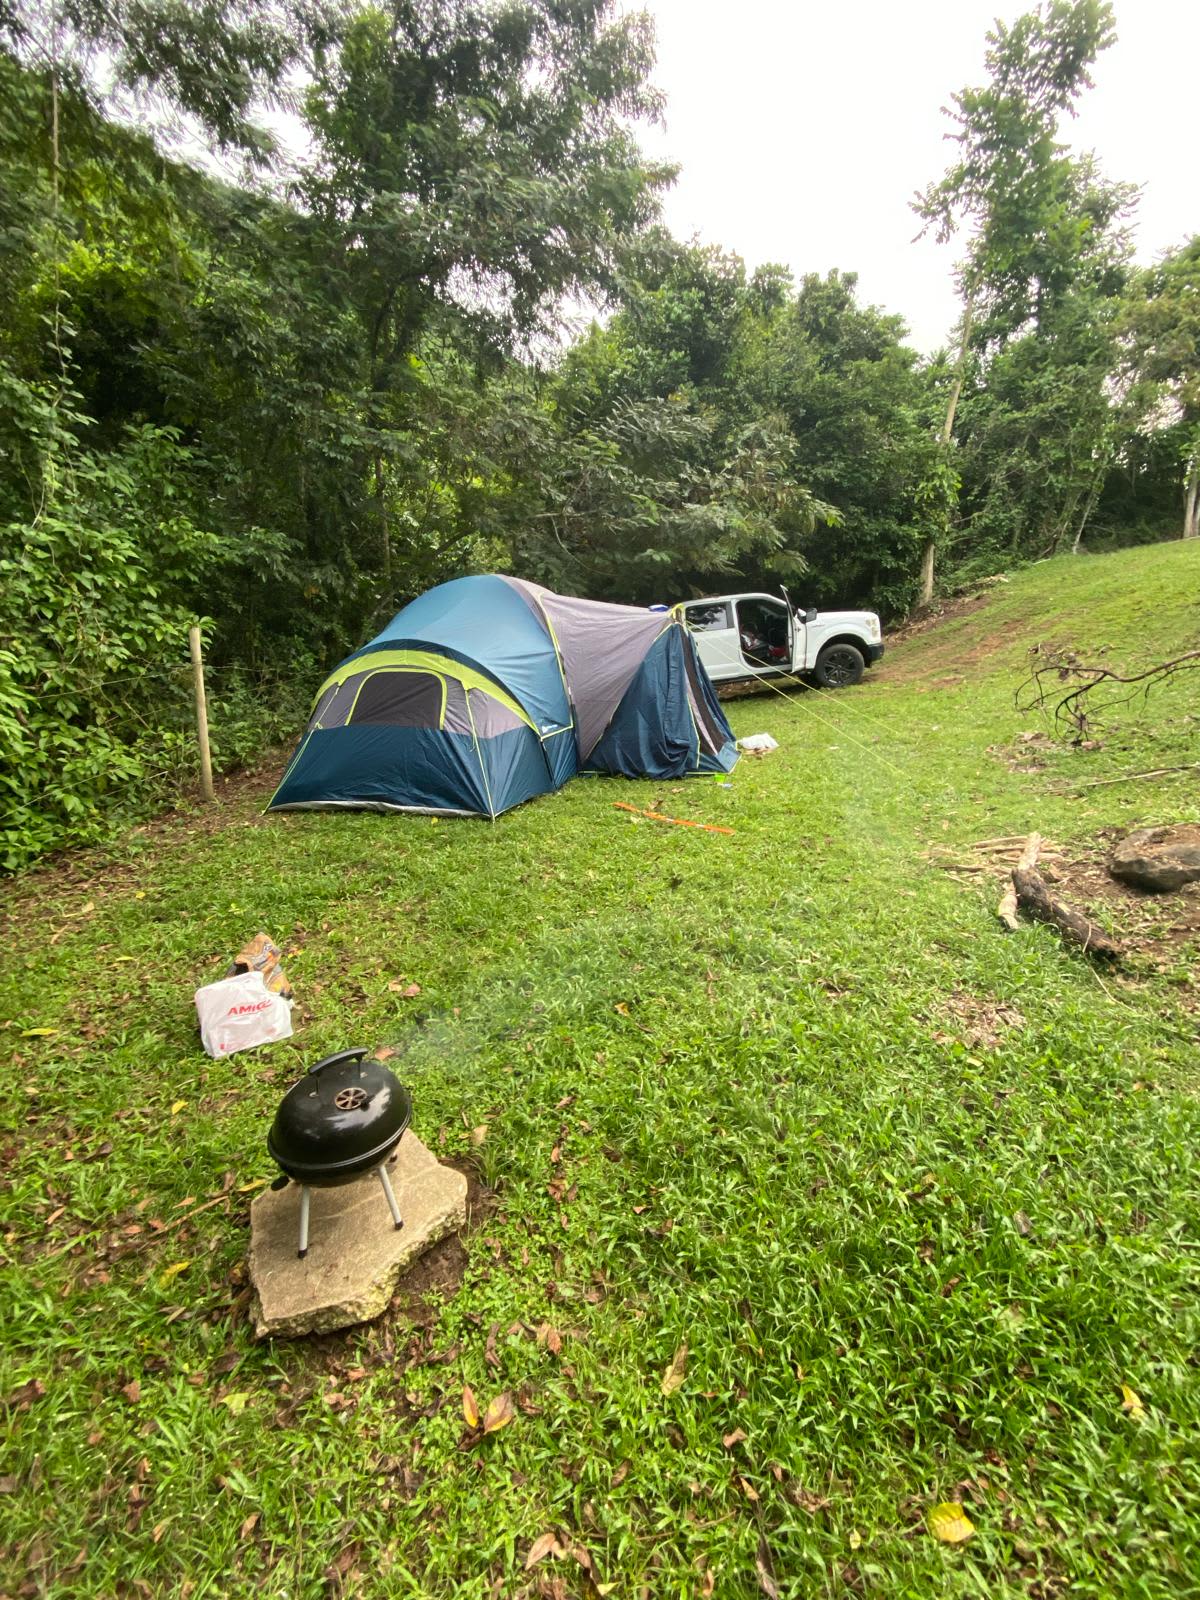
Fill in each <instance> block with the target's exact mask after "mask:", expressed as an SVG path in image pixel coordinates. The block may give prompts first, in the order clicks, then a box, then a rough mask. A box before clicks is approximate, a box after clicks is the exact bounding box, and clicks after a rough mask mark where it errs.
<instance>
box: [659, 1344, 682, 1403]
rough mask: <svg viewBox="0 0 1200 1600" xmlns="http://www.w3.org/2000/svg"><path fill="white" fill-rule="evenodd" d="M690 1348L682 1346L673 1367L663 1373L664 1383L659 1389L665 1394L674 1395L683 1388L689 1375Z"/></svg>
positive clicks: (676, 1354)
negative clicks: (688, 1359) (684, 1381)
mask: <svg viewBox="0 0 1200 1600" xmlns="http://www.w3.org/2000/svg"><path fill="white" fill-rule="evenodd" d="M687 1358H688V1347H687V1345H686V1344H681V1345H680V1346H679V1349H678V1350H676V1352H675V1356H674V1359H673V1360H672V1362H671V1365H670V1366H669V1367H668V1368H667V1370H666V1371H665V1372H664V1373H663V1376H662V1383H661V1384H659V1388H660V1389H661V1390H662V1392H663V1393H664V1394H674V1393H675V1391H676V1389H679V1388H682V1386H683V1380H684V1378H685V1377H686V1375H687Z"/></svg>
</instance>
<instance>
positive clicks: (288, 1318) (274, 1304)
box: [250, 1132, 467, 1339]
mask: <svg viewBox="0 0 1200 1600" xmlns="http://www.w3.org/2000/svg"><path fill="white" fill-rule="evenodd" d="M388 1173H389V1176H390V1177H391V1180H392V1188H393V1189H394V1191H395V1194H396V1201H397V1204H398V1205H399V1207H400V1215H401V1216H402V1217H403V1219H404V1226H403V1228H401V1229H399V1230H397V1229H396V1228H394V1227H393V1226H392V1218H391V1213H390V1212H389V1211H388V1207H387V1201H386V1199H385V1198H384V1194H383V1190H382V1189H381V1188H380V1185H379V1180H378V1178H377V1177H376V1176H375V1174H374V1173H373V1172H368V1173H365V1174H364V1175H363V1176H362V1177H360V1178H356V1179H355V1181H354V1182H353V1183H347V1184H343V1185H342V1187H341V1188H337V1189H314V1190H313V1191H312V1208H311V1212H310V1218H309V1235H308V1237H309V1244H308V1254H307V1256H305V1258H304V1260H303V1261H301V1260H300V1259H299V1258H298V1257H297V1255H296V1243H297V1235H298V1232H299V1226H300V1186H299V1184H296V1183H290V1184H288V1186H287V1188H286V1189H278V1190H272V1189H266V1190H264V1191H263V1193H262V1194H260V1195H259V1196H258V1197H257V1198H256V1199H255V1201H254V1203H253V1205H252V1206H251V1207H250V1279H251V1282H252V1283H253V1285H254V1289H255V1302H254V1332H255V1336H256V1337H257V1338H259V1339H268V1338H294V1337H295V1336H297V1335H298V1334H304V1333H330V1332H332V1331H333V1330H334V1329H335V1328H348V1327H350V1326H352V1325H353V1324H354V1323H356V1322H370V1321H371V1319H372V1318H373V1317H378V1316H380V1315H381V1314H382V1313H383V1312H384V1311H386V1310H387V1307H388V1304H389V1302H390V1301H391V1298H392V1295H393V1294H394V1293H395V1290H396V1285H397V1283H398V1282H399V1280H400V1278H401V1276H402V1274H403V1273H404V1270H405V1268H406V1267H409V1266H411V1264H412V1263H413V1262H414V1261H415V1260H416V1259H417V1258H418V1256H421V1255H423V1254H424V1252H425V1251H426V1250H429V1249H430V1248H432V1246H433V1245H435V1244H437V1243H438V1242H439V1240H441V1239H444V1238H445V1237H446V1235H447V1234H450V1233H453V1232H454V1231H455V1229H456V1228H461V1227H462V1225H463V1223H464V1222H465V1221H466V1218H467V1180H466V1179H465V1178H464V1177H463V1175H462V1173H461V1172H455V1171H454V1169H453V1168H452V1167H444V1166H443V1165H442V1164H441V1162H440V1161H438V1159H437V1157H436V1156H434V1155H433V1154H432V1153H431V1152H430V1151H429V1150H427V1149H426V1148H425V1146H424V1145H423V1144H422V1143H421V1141H420V1140H419V1139H418V1138H417V1137H416V1135H415V1134H414V1133H412V1132H408V1133H406V1134H405V1135H404V1137H403V1139H401V1141H400V1145H399V1148H398V1150H397V1152H396V1155H395V1157H394V1159H393V1161H392V1163H390V1164H389V1166H388Z"/></svg>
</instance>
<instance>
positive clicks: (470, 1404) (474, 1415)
mask: <svg viewBox="0 0 1200 1600" xmlns="http://www.w3.org/2000/svg"><path fill="white" fill-rule="evenodd" d="M462 1413H463V1418H464V1420H465V1421H466V1424H467V1427H468V1428H477V1427H478V1426H479V1406H478V1405H477V1403H476V1400H475V1392H474V1390H473V1389H472V1388H471V1386H470V1384H467V1383H464V1384H463V1392H462Z"/></svg>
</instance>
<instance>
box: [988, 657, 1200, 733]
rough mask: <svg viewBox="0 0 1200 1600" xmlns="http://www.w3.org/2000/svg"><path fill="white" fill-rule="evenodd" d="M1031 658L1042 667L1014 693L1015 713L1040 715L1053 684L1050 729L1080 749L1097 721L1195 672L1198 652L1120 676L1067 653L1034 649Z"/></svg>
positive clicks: (1199, 662) (1049, 699)
mask: <svg viewBox="0 0 1200 1600" xmlns="http://www.w3.org/2000/svg"><path fill="white" fill-rule="evenodd" d="M1030 655H1031V656H1033V657H1035V658H1036V657H1038V656H1041V657H1042V658H1043V659H1044V661H1045V665H1043V666H1039V667H1036V668H1035V669H1034V670H1033V671H1032V673H1031V674H1030V676H1029V677H1028V678H1027V679H1026V681H1025V682H1024V683H1023V684H1022V685H1021V687H1020V688H1019V689H1018V690H1017V692H1016V695H1015V697H1014V703H1015V705H1016V708H1017V710H1018V711H1021V712H1029V711H1045V710H1046V709H1047V705H1048V703H1049V702H1050V701H1051V699H1052V698H1053V696H1054V693H1055V690H1054V689H1053V687H1052V685H1054V684H1055V683H1056V682H1057V684H1058V686H1059V688H1060V689H1061V690H1062V692H1061V693H1060V694H1059V695H1058V698H1057V699H1056V700H1055V701H1054V704H1053V706H1052V707H1051V708H1050V712H1051V717H1052V720H1053V723H1054V726H1055V727H1056V728H1058V727H1067V728H1069V729H1070V730H1071V735H1072V739H1073V742H1074V743H1075V744H1081V743H1082V742H1083V741H1084V740H1085V739H1087V738H1088V736H1089V735H1090V733H1091V732H1092V731H1093V730H1094V728H1095V727H1096V726H1097V725H1098V718H1099V715H1101V714H1104V713H1107V712H1109V711H1112V710H1113V709H1114V708H1115V707H1116V706H1122V705H1127V704H1128V703H1129V702H1130V701H1131V700H1134V699H1139V698H1140V699H1141V700H1143V701H1145V700H1147V699H1149V696H1150V692H1151V690H1153V689H1155V688H1157V687H1158V686H1159V684H1161V683H1164V682H1166V681H1167V680H1168V679H1170V678H1172V677H1173V676H1174V675H1175V674H1176V673H1178V672H1197V671H1200V650H1189V651H1187V652H1186V653H1185V654H1184V655H1181V656H1176V657H1174V659H1173V660H1171V661H1160V662H1158V663H1157V665H1155V666H1153V667H1147V668H1145V670H1144V671H1142V672H1133V673H1120V672H1114V671H1113V669H1112V668H1111V667H1100V666H1090V665H1088V663H1087V662H1084V661H1080V659H1079V657H1078V656H1077V655H1076V654H1075V652H1074V651H1073V650H1054V651H1049V652H1047V651H1044V650H1043V649H1042V648H1041V647H1040V646H1035V647H1034V649H1033V650H1031V651H1030Z"/></svg>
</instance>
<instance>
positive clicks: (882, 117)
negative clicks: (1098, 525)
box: [629, 0, 1200, 351]
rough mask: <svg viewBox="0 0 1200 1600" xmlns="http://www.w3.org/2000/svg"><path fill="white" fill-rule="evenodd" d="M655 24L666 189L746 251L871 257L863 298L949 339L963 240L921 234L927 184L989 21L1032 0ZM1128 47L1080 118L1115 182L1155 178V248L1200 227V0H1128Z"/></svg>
mask: <svg viewBox="0 0 1200 1600" xmlns="http://www.w3.org/2000/svg"><path fill="white" fill-rule="evenodd" d="M629 9H631V10H646V11H649V12H650V14H651V15H652V16H653V18H654V20H655V25H656V28H657V33H658V68H657V70H656V72H655V74H654V81H655V82H656V83H657V84H658V86H659V88H661V89H662V90H663V91H664V92H665V94H666V96H667V112H666V126H665V128H664V129H646V130H644V131H643V133H642V142H643V145H644V146H645V148H646V150H647V151H648V152H649V153H651V154H653V155H655V156H657V157H659V158H661V159H665V160H671V161H675V162H678V163H679V164H680V165H681V166H682V169H683V170H682V172H681V173H680V177H679V180H678V182H677V184H676V186H675V188H674V189H673V190H672V191H670V192H669V193H668V194H667V196H666V199H665V214H666V222H667V224H668V226H669V227H670V229H671V231H672V232H673V233H675V234H676V235H677V236H678V237H680V238H685V239H686V238H690V237H691V235H692V234H698V235H699V237H700V238H701V240H703V241H704V242H705V243H712V244H720V245H722V246H724V247H725V248H726V249H729V250H734V251H736V252H737V253H738V254H739V255H741V256H742V257H743V258H744V259H745V261H746V263H747V265H748V266H749V267H751V268H752V267H755V266H757V265H759V264H760V263H762V262H764V261H778V262H783V263H784V264H785V265H787V266H789V267H791V269H792V271H793V272H794V273H796V274H797V276H799V275H800V274H801V273H804V272H827V271H828V270H829V269H830V268H831V267H840V268H842V269H844V270H850V271H855V272H857V273H858V275H859V289H860V293H861V296H862V298H863V299H864V300H866V301H869V302H871V303H873V304H876V305H880V306H883V307H884V308H885V309H886V310H888V311H895V312H899V313H900V315H901V316H903V318H904V319H905V321H906V322H907V324H908V326H909V329H910V331H911V339H912V342H913V343H914V344H915V345H916V346H917V347H918V348H919V349H922V350H925V351H929V350H933V349H935V348H936V347H937V346H938V345H939V344H941V343H943V342H944V341H945V339H946V337H947V335H948V333H949V331H950V328H951V326H952V324H953V322H954V318H955V315H956V306H955V299H954V288H953V284H952V282H951V268H952V266H953V262H954V259H955V251H954V247H953V245H950V246H946V247H939V246H937V245H934V244H932V243H930V242H927V241H923V242H921V243H920V244H914V243H912V239H913V236H914V234H915V233H916V231H917V219H916V218H915V217H914V215H913V213H912V212H911V210H910V209H909V205H908V202H909V201H910V199H911V198H912V195H913V193H914V191H916V190H917V189H919V188H923V187H924V186H925V185H926V184H927V183H929V182H930V181H931V180H932V179H935V178H937V177H940V176H941V173H942V172H943V170H944V169H945V167H946V165H947V163H948V161H949V159H950V156H951V153H952V149H953V147H952V146H951V145H949V144H947V143H946V142H945V140H944V138H943V135H944V134H945V132H946V130H947V129H948V127H949V126H950V124H949V120H948V119H947V118H946V117H944V116H943V115H942V114H941V107H942V106H944V105H946V104H948V103H949V99H950V96H951V94H952V93H953V92H954V91H955V90H956V89H959V88H961V87H963V85H964V84H968V83H980V82H982V81H983V79H984V70H983V56H984V50H985V48H986V44H985V35H986V33H987V31H988V29H989V28H990V27H991V24H992V21H993V19H994V18H995V17H996V16H1000V17H1003V18H1004V19H1005V20H1006V21H1011V20H1012V19H1013V18H1014V17H1017V16H1019V15H1020V14H1021V13H1022V12H1023V11H1026V10H1029V9H1031V5H1030V4H1029V3H1024V4H1023V3H1020V0H1018V3H1016V4H1011V5H1005V4H997V0H841V3H838V0H833V3H832V4H830V3H822V4H819V5H818V4H813V3H811V0H641V3H639V4H636V5H634V4H631V6H630V7H629ZM1115 10H1116V19H1117V34H1118V39H1117V43H1116V44H1115V45H1113V46H1112V47H1111V49H1109V50H1107V51H1105V53H1104V54H1103V55H1102V56H1101V57H1100V59H1099V61H1098V62H1097V64H1096V68H1095V71H1094V74H1093V76H1094V78H1095V85H1096V86H1095V88H1094V89H1091V90H1089V91H1085V94H1084V98H1083V101H1082V105H1081V109H1080V114H1079V116H1078V117H1077V118H1076V119H1075V120H1074V121H1073V122H1071V123H1070V124H1069V126H1068V127H1067V129H1066V130H1065V137H1066V138H1067V139H1068V140H1069V141H1070V143H1071V144H1072V145H1073V146H1074V147H1076V148H1078V149H1093V150H1095V151H1096V153H1097V155H1098V156H1099V158H1100V162H1101V165H1102V167H1103V170H1104V172H1105V173H1106V175H1107V176H1108V177H1110V178H1116V179H1121V180H1123V181H1126V182H1132V183H1138V184H1142V185H1143V186H1144V192H1143V196H1142V201H1141V204H1140V206H1139V208H1138V217H1139V219H1140V220H1139V222H1138V226H1137V230H1136V234H1135V238H1136V241H1137V248H1138V255H1139V257H1140V258H1141V259H1143V260H1146V261H1150V260H1153V259H1154V258H1155V257H1156V256H1157V255H1158V254H1159V253H1160V252H1161V251H1163V250H1165V249H1168V248H1170V247H1173V246H1176V245H1178V244H1181V243H1183V241H1184V240H1185V239H1186V238H1189V237H1190V236H1191V235H1192V234H1193V233H1196V232H1200V160H1198V156H1200V133H1198V130H1200V110H1198V99H1200V94H1198V90H1197V81H1196V62H1197V61H1198V60H1200V0H1116V7H1115Z"/></svg>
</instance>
